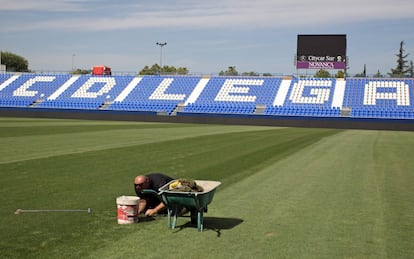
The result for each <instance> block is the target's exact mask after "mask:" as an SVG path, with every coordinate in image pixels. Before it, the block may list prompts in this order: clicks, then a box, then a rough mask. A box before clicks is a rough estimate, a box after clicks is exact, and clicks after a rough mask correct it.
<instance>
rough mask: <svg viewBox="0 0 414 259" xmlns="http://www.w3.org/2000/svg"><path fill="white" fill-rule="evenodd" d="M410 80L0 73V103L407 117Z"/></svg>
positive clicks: (413, 115) (413, 112) (411, 109)
mask: <svg viewBox="0 0 414 259" xmlns="http://www.w3.org/2000/svg"><path fill="white" fill-rule="evenodd" d="M413 93H414V89H413V79H391V78H376V79H373V78H347V79H335V78H329V79H326V78H296V77H220V76H217V77H201V76H142V77H133V76H91V75H69V74H58V75H53V74H48V75H46V74H11V73H5V74H0V107H2V108H7V107H8V108H12V107H15V108H27V109H57V110H59V109H62V110H65V109H71V110H95V111H101V110H105V111H119V112H122V111H127V112H143V111H148V112H153V113H156V114H163V115H168V116H174V115H183V114H217V115H220V114H224V115H228V114H231V115H236V116H237V115H243V116H248V115H255V116H257V115H265V116H290V117H292V116H296V117H323V118H335V117H338V118H344V117H345V118H369V119H376V118H378V119H383V118H387V119H404V120H412V119H414V106H413Z"/></svg>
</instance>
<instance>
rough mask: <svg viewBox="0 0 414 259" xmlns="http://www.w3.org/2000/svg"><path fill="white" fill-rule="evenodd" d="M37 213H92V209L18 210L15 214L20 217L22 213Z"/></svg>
mask: <svg viewBox="0 0 414 259" xmlns="http://www.w3.org/2000/svg"><path fill="white" fill-rule="evenodd" d="M33 212H34V213H36V212H87V213H92V209H91V208H88V209H86V210H25V209H17V210H16V211H15V212H14V214H16V215H18V214H20V213H33Z"/></svg>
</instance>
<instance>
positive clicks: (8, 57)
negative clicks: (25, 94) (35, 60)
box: [1, 51, 29, 72]
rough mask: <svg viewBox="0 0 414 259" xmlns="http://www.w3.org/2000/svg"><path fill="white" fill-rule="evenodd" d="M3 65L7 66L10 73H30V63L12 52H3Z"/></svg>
mask: <svg viewBox="0 0 414 259" xmlns="http://www.w3.org/2000/svg"><path fill="white" fill-rule="evenodd" d="M1 63H2V64H3V65H6V71H8V72H29V62H28V61H27V60H26V59H25V58H23V57H21V56H19V55H16V54H14V53H11V52H7V51H6V52H1Z"/></svg>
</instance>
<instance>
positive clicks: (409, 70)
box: [407, 60, 414, 77]
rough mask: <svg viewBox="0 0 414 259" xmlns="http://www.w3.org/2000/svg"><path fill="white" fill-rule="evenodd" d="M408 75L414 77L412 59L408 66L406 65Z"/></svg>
mask: <svg viewBox="0 0 414 259" xmlns="http://www.w3.org/2000/svg"><path fill="white" fill-rule="evenodd" d="M407 72H408V76H409V77H414V67H413V61H412V60H411V61H410V66H409V67H408V71H407Z"/></svg>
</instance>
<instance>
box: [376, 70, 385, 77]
mask: <svg viewBox="0 0 414 259" xmlns="http://www.w3.org/2000/svg"><path fill="white" fill-rule="evenodd" d="M374 77H377V78H381V77H384V76H383V75H382V74H381V72H380V71H379V69H378V71H377V73H376V74H375V75H374Z"/></svg>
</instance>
